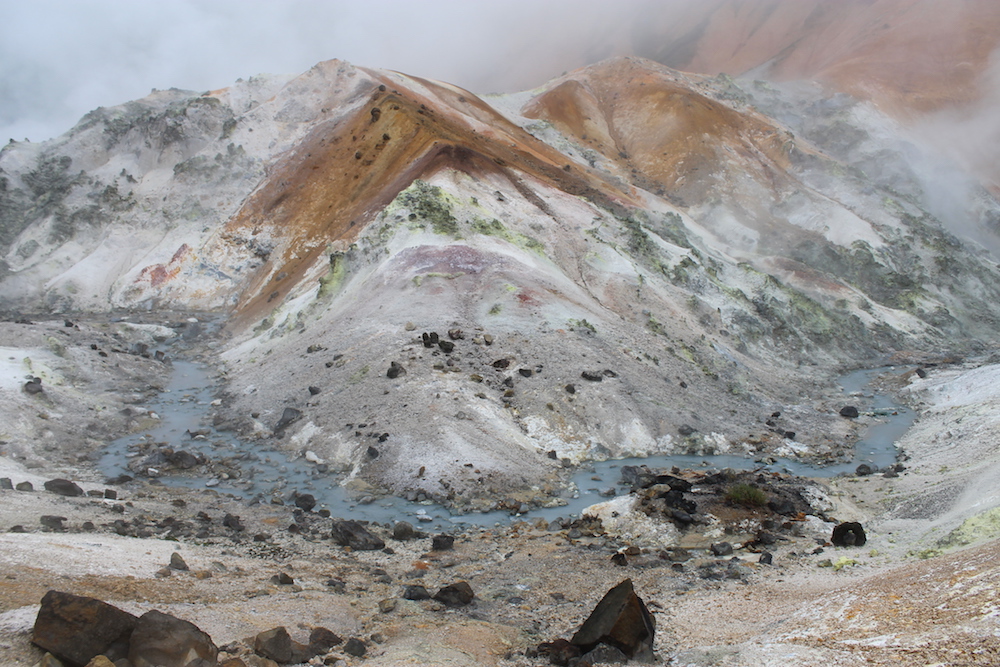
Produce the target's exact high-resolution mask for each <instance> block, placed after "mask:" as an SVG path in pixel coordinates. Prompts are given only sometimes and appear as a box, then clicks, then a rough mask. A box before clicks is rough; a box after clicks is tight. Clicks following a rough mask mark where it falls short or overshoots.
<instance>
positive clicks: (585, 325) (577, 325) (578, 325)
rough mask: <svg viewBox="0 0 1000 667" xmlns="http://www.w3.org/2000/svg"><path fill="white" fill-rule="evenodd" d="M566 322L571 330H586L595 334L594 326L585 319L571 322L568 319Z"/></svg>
mask: <svg viewBox="0 0 1000 667" xmlns="http://www.w3.org/2000/svg"><path fill="white" fill-rule="evenodd" d="M566 322H567V324H569V326H570V328H573V329H587V330H588V331H590V333H597V328H596V327H594V325H593V324H591V323H590V322H588V321H587V320H586V319H582V320H573V319H570V320H566Z"/></svg>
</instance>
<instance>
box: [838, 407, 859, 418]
mask: <svg viewBox="0 0 1000 667" xmlns="http://www.w3.org/2000/svg"><path fill="white" fill-rule="evenodd" d="M858 414H859V413H858V409H857V408H856V407H854V406H853V405H845V406H844V407H842V408H841V409H840V416H841V417H847V418H848V419H857V417H858Z"/></svg>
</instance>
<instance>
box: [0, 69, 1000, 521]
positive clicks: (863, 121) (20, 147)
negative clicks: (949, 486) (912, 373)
mask: <svg viewBox="0 0 1000 667" xmlns="http://www.w3.org/2000/svg"><path fill="white" fill-rule="evenodd" d="M894 127H895V126H894V124H893V122H892V121H890V120H889V119H887V118H886V117H885V116H883V115H881V114H880V113H879V112H878V111H877V110H876V109H875V108H874V107H873V106H872V105H871V104H870V103H867V102H864V101H860V100H858V99H855V98H852V97H849V96H847V95H844V94H840V93H834V94H825V93H823V92H822V91H821V90H818V89H814V88H805V89H803V88H801V87H794V86H791V87H785V86H782V85H778V84H769V83H766V82H764V81H759V80H757V81H755V80H742V79H741V80H734V79H732V78H730V77H728V76H715V77H708V76H704V75H696V74H686V73H682V72H679V71H676V70H672V69H669V68H667V67H665V66H663V65H660V64H657V63H655V62H652V61H649V60H643V59H639V58H632V57H622V58H615V59H611V60H608V61H604V62H601V63H598V64H596V65H592V66H589V67H586V68H583V69H580V70H575V71H573V72H570V73H567V74H566V75H564V76H562V77H560V78H558V79H555V80H553V81H551V82H549V83H547V84H546V85H544V86H542V87H541V88H539V89H536V90H533V91H527V92H524V93H518V94H513V95H502V96H483V97H477V96H476V95H474V94H472V93H470V92H468V91H465V90H462V89H459V88H457V87H454V86H451V85H448V84H445V83H441V82H435V81H429V80H425V79H421V78H418V77H414V76H408V75H404V74H400V73H396V72H389V71H381V70H373V69H366V68H360V67H355V66H353V65H350V64H348V63H344V62H340V61H330V62H325V63H320V64H319V65H316V66H315V67H314V68H312V69H311V70H310V71H308V72H306V73H305V74H302V75H301V76H298V77H292V78H280V77H259V78H253V79H250V80H249V81H242V82H238V83H237V84H235V85H234V86H232V87H230V88H227V89H223V90H218V91H210V92H206V93H202V94H196V93H189V92H184V91H178V90H170V91H160V92H155V93H153V94H152V95H150V96H149V97H147V98H145V99H143V100H138V101H135V102H131V103H128V104H126V105H123V106H121V107H115V108H110V109H98V110H96V111H94V112H92V113H90V114H88V115H87V116H86V117H85V118H84V119H83V120H82V121H81V122H80V123H79V124H78V125H77V126H76V127H75V128H73V129H72V130H71V131H70V132H69V133H67V134H66V135H64V136H62V137H60V138H57V139H54V140H52V141H49V142H45V143H43V144H29V143H12V144H10V145H8V146H6V147H5V148H4V149H3V152H2V154H0V170H2V172H0V176H2V181H0V184H2V188H0V198H2V200H0V216H2V218H0V253H2V255H0V257H2V262H0V294H2V298H3V302H4V304H6V307H7V308H8V309H10V310H15V309H16V310H18V311H19V312H38V311H54V312H68V311H73V310H86V311H95V310H97V311H108V310H143V311H150V310H159V309H171V310H180V311H209V312H210V313H213V314H214V316H215V317H217V318H220V319H221V320H222V322H223V323H224V326H225V331H226V334H227V338H226V339H225V342H224V343H223V344H222V346H221V348H220V349H219V356H218V362H219V364H220V366H221V368H222V369H223V373H224V376H225V380H224V388H223V389H222V390H221V392H220V401H219V402H218V403H219V405H218V406H217V407H216V411H217V412H216V422H217V424H219V425H226V426H229V427H231V428H233V429H235V430H237V431H238V432H240V433H241V434H243V436H244V437H246V438H248V439H254V438H256V439H261V440H265V441H267V442H269V443H271V444H273V445H274V446H278V447H281V448H284V449H286V450H289V451H291V452H296V453H300V454H303V455H304V454H305V453H307V452H309V453H311V454H312V456H313V458H315V459H316V460H319V459H322V460H323V461H325V462H326V463H327V464H328V465H329V470H330V474H331V476H332V479H334V480H340V479H342V478H343V477H347V478H351V479H355V478H356V479H360V480H364V483H365V484H369V485H373V486H374V487H375V488H377V489H381V490H385V491H389V492H392V493H396V494H403V493H408V494H423V495H424V496H426V497H428V498H433V499H437V500H439V501H441V502H445V503H448V504H452V505H457V506H466V505H473V506H484V505H489V504H493V503H496V502H497V500H498V499H510V500H511V502H518V503H519V502H535V503H544V502H549V501H550V499H551V498H552V497H553V496H557V495H558V494H559V493H560V492H561V491H560V489H561V484H562V481H563V475H564V469H565V466H567V465H572V464H573V463H576V462H580V461H584V460H587V459H593V458H607V457H617V456H624V455H646V454H653V453H671V452H684V453H697V454H710V453H722V452H731V453H738V454H743V455H747V456H758V457H760V456H774V455H784V456H802V457H805V458H812V459H817V460H824V461H833V460H838V459H839V458H840V457H842V456H843V455H844V454H845V442H846V444H847V445H849V444H850V442H851V440H850V438H851V437H852V435H853V427H852V426H851V425H850V424H848V423H846V422H845V421H844V420H843V419H841V418H840V417H839V415H837V413H836V410H835V409H834V406H833V405H832V404H831V403H829V402H828V401H829V400H831V399H830V397H829V395H828V391H827V389H825V387H827V386H829V380H830V378H831V377H832V376H833V374H834V373H836V372H837V371H839V370H842V369H844V368H846V367H854V366H859V365H863V364H875V363H883V362H885V361H886V360H889V359H893V358H896V359H910V360H933V359H938V358H942V357H946V356H949V355H955V354H963V353H967V352H970V351H981V350H983V349H985V348H986V347H987V346H989V345H992V344H994V343H995V340H994V336H995V332H996V330H997V325H998V316H1000V307H998V304H1000V272H998V270H997V266H996V263H995V260H994V257H993V256H992V255H991V254H990V251H989V250H988V249H987V248H988V247H993V246H992V245H991V244H993V243H995V242H996V238H995V236H996V234H995V232H996V223H997V221H998V220H1000V206H998V205H997V202H996V201H995V200H994V199H993V198H992V197H991V195H990V194H989V193H988V192H987V191H986V190H984V189H979V190H977V191H976V197H975V198H974V199H970V200H962V201H961V202H960V206H959V208H960V210H959V211H958V213H959V214H960V217H962V219H974V220H976V221H977V223H976V225H975V227H974V229H971V230H970V229H966V230H963V231H962V232H961V233H958V232H956V231H955V230H953V229H950V228H949V227H948V226H947V225H946V224H945V223H944V222H943V221H942V220H941V219H940V218H939V217H936V216H935V215H934V213H933V210H934V205H935V202H937V201H938V200H939V199H938V197H937V195H938V194H939V188H935V187H931V185H932V184H929V183H928V181H927V180H926V179H925V178H924V177H923V175H922V172H921V171H920V169H919V166H920V165H922V164H931V163H933V156H931V155H929V154H923V153H920V151H919V149H918V148H916V147H915V146H914V145H913V144H911V143H908V142H906V141H904V140H903V139H902V138H901V137H900V135H899V134H898V133H896V132H894V131H893V128H894ZM970 234H974V236H975V239H976V240H978V241H979V242H978V243H977V241H976V240H972V239H971V238H970V237H969V235H970ZM980 243H981V244H984V245H985V246H986V247H984V245H980ZM776 413H780V414H781V415H782V418H783V419H784V422H782V423H783V425H782V426H781V427H777V426H775V425H773V424H772V423H768V421H769V416H770V415H773V414H776ZM845 437H846V438H847V439H846V441H845Z"/></svg>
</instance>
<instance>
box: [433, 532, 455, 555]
mask: <svg viewBox="0 0 1000 667" xmlns="http://www.w3.org/2000/svg"><path fill="white" fill-rule="evenodd" d="M454 548H455V537H454V536H453V535H445V534H443V533H442V534H441V535H435V536H434V537H433V538H431V551H451V550H452V549H454Z"/></svg>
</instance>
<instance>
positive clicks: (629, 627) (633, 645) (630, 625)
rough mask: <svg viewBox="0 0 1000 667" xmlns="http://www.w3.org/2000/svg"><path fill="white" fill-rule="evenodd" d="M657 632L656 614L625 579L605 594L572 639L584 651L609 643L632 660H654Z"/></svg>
mask: <svg viewBox="0 0 1000 667" xmlns="http://www.w3.org/2000/svg"><path fill="white" fill-rule="evenodd" d="M654 633H655V626H654V623H653V617H652V616H651V615H650V613H649V611H648V610H647V609H646V605H645V604H644V603H643V601H642V599H641V598H640V597H639V596H638V595H636V593H635V589H634V588H633V586H632V580H631V579H626V580H624V581H623V582H621V583H620V584H618V585H617V586H615V587H614V588H612V589H611V590H609V591H608V592H607V593H606V594H605V595H604V597H603V598H602V599H601V601H600V602H598V603H597V606H596V607H595V608H594V611H592V612H591V614H590V616H589V617H588V618H587V620H586V621H584V623H583V625H581V626H580V629H579V630H577V631H576V634H574V635H573V638H572V639H570V643H571V644H573V645H574V646H577V647H579V648H580V650H581V652H583V653H588V652H590V651H593V650H594V649H596V648H597V646H598V645H599V644H608V645H610V646H614V647H616V648H618V649H619V650H620V651H622V652H623V653H624V654H625V655H626V656H628V657H629V658H630V659H632V660H638V661H641V662H652V661H653V635H654Z"/></svg>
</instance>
